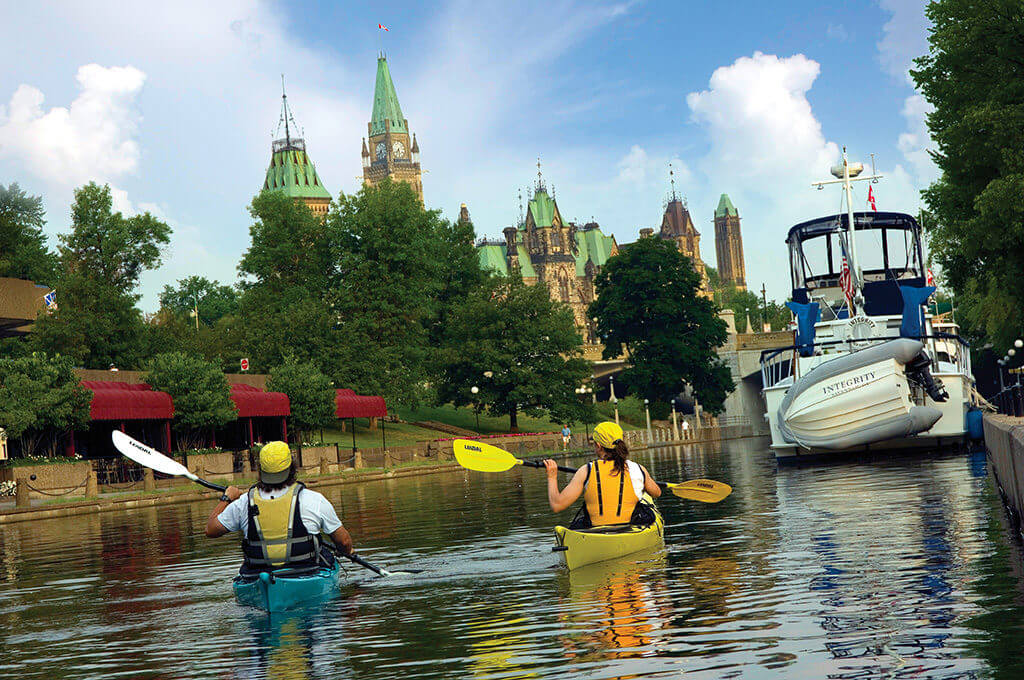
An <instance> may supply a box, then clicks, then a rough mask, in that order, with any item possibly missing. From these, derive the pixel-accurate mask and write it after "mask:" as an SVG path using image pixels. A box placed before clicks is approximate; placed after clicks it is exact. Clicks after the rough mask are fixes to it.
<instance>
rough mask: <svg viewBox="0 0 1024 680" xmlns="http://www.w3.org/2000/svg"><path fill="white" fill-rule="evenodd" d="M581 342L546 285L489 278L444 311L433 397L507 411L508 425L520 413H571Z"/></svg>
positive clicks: (583, 375)
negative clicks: (474, 390) (474, 391)
mask: <svg viewBox="0 0 1024 680" xmlns="http://www.w3.org/2000/svg"><path fill="white" fill-rule="evenodd" d="M581 342H582V339H581V338H580V335H579V332H578V331H577V330H576V325H575V322H574V320H573V315H572V311H571V310H570V309H569V308H568V307H566V306H565V305H563V304H561V303H559V302H556V301H553V300H552V299H551V296H550V295H549V294H548V289H547V286H546V285H544V284H537V285H535V286H528V285H526V284H525V283H523V280H522V278H520V277H518V276H513V277H492V278H490V279H488V280H487V281H485V282H484V283H483V284H481V285H480V286H479V287H477V288H476V289H475V290H473V291H472V292H470V294H469V295H468V296H467V297H466V299H465V300H464V301H463V302H462V303H461V304H459V305H457V306H456V307H454V308H453V309H452V310H451V314H450V316H449V318H448V324H447V329H446V335H445V343H444V345H445V346H444V349H443V350H442V351H441V352H440V368H441V379H440V381H439V384H438V401H439V402H442V403H444V402H452V403H454V404H455V405H456V406H462V405H466V404H473V405H481V406H482V408H485V409H486V410H487V411H489V412H490V413H492V414H495V415H503V414H507V415H508V416H509V427H510V428H511V429H512V430H513V431H514V430H516V429H517V427H518V415H519V413H520V412H525V413H527V414H529V415H541V414H542V413H543V412H544V411H549V412H550V413H551V414H552V416H553V417H556V418H559V419H563V420H564V419H569V420H576V419H578V418H580V417H582V416H583V414H584V412H585V410H586V408H587V407H586V406H584V405H582V404H581V401H580V397H579V395H577V394H576V393H575V390H576V389H577V388H579V386H580V385H581V384H582V383H583V381H585V380H587V379H588V378H589V377H590V365H589V364H588V363H587V362H586V361H585V360H584V359H583V358H582V356H581V351H580V344H581ZM488 374H489V375H488ZM474 386H475V387H478V388H479V390H480V391H479V393H478V394H475V395H474V394H472V391H471V390H472V388H473V387H474Z"/></svg>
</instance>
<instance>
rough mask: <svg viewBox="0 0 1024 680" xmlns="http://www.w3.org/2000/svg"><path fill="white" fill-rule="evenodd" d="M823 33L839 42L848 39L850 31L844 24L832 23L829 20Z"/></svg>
mask: <svg viewBox="0 0 1024 680" xmlns="http://www.w3.org/2000/svg"><path fill="white" fill-rule="evenodd" d="M825 35H826V36H828V37H829V38H830V39H832V40H837V41H839V42H846V41H848V40H849V39H850V33H849V32H848V31H847V30H846V27H845V26H843V25H842V24H833V23H831V22H830V23H829V25H828V26H827V27H826V29H825Z"/></svg>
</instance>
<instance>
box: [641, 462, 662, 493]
mask: <svg viewBox="0 0 1024 680" xmlns="http://www.w3.org/2000/svg"><path fill="white" fill-rule="evenodd" d="M640 469H641V470H643V471H644V491H646V492H647V493H649V494H651V498H658V497H659V496H661V487H660V486H658V483H657V482H656V481H654V477H651V473H650V472H648V471H647V468H645V467H644V466H643V465H641V466H640Z"/></svg>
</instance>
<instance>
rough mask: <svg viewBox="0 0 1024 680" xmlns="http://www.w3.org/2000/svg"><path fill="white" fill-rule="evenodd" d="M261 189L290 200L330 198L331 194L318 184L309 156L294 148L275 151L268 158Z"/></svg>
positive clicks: (314, 168) (317, 176) (320, 183)
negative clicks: (268, 164)
mask: <svg viewBox="0 0 1024 680" xmlns="http://www.w3.org/2000/svg"><path fill="white" fill-rule="evenodd" d="M263 188H264V189H267V190H270V191H280V192H281V193H283V194H284V195H285V196H291V197H292V198H326V199H328V200H330V198H331V192H329V191H327V189H325V188H324V185H323V183H322V182H320V176H319V175H317V174H316V166H314V165H313V162H312V161H310V160H309V155H308V154H307V153H306V152H305V151H304V150H300V149H297V148H294V147H293V148H290V149H287V150H281V151H275V152H274V154H273V155H272V156H271V157H270V167H269V168H267V179H266V181H265V182H264V183H263Z"/></svg>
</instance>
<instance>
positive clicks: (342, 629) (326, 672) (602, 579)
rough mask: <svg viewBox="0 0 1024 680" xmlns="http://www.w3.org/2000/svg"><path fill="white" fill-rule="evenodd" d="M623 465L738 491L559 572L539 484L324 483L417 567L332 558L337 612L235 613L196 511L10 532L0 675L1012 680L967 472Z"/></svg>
mask: <svg viewBox="0 0 1024 680" xmlns="http://www.w3.org/2000/svg"><path fill="white" fill-rule="evenodd" d="M639 458H640V459H641V461H642V462H643V463H644V464H645V465H647V466H648V468H649V469H651V470H652V472H654V474H655V475H656V476H658V477H659V478H664V479H670V480H676V479H686V478H697V477H711V478H715V479H721V480H723V481H726V482H728V483H730V484H731V485H732V486H733V488H734V493H733V495H732V496H731V497H730V498H729V499H727V500H726V501H724V502H722V503H720V504H717V505H710V506H709V505H702V504H698V503H688V502H684V501H681V500H679V499H676V498H674V497H666V498H664V499H663V500H662V501H661V502H660V507H661V508H662V510H663V513H664V515H665V520H666V541H667V545H666V548H665V549H664V550H659V551H655V552H653V553H650V554H640V555H636V556H633V557H631V558H630V559H628V560H623V561H621V562H617V563H611V564H605V565H594V566H592V567H589V568H585V569H581V570H577V571H574V572H573V573H571V574H570V573H567V572H566V571H565V570H564V569H561V568H556V566H555V565H556V564H557V556H556V555H553V554H552V553H551V551H550V547H551V543H552V527H553V526H554V524H555V523H556V518H555V517H553V516H552V515H551V513H550V512H549V511H548V509H547V505H546V492H545V485H544V479H543V475H542V474H539V473H535V472H533V471H530V470H516V471H512V472H510V473H507V474H501V475H481V474H471V473H464V472H453V473H450V474H438V475H430V476H424V477H420V478H406V479H399V480H390V481H384V482H375V483H369V484H365V485H361V486H358V487H356V486H345V487H336V488H333V489H331V490H329V492H328V494H329V497H330V498H331V499H332V500H333V501H334V502H335V503H336V505H338V507H339V508H340V509H341V513H342V515H343V517H344V521H345V523H346V525H347V526H348V527H349V529H350V530H351V531H352V533H353V535H354V536H355V537H356V540H357V542H358V545H359V548H360V552H361V553H362V554H363V556H364V557H366V558H368V559H370V560H371V561H373V562H375V563H378V564H382V565H386V566H387V567H388V568H391V569H400V568H402V567H407V568H417V569H423V570H424V572H425V573H423V574H419V575H415V576H396V577H391V578H386V579H378V578H375V577H374V576H373V575H372V574H370V573H368V572H366V571H365V570H362V569H360V568H358V567H355V566H354V565H349V564H346V565H345V570H346V575H347V576H346V580H345V584H344V585H343V587H342V589H341V592H340V593H339V596H338V597H337V598H335V599H333V600H332V601H330V602H328V603H326V604H324V605H322V606H316V607H310V608H308V609H303V610H298V611H296V612H293V613H288V614H286V615H283V616H277V615H275V616H274V617H268V616H266V615H263V614H260V613H257V612H253V611H252V610H248V609H245V608H243V607H240V606H239V605H237V604H236V603H235V601H234V599H233V597H232V594H231V590H230V587H229V581H230V579H231V578H232V576H233V575H234V574H235V573H236V570H237V564H238V548H237V541H235V540H229V539H222V540H219V541H209V540H207V539H205V538H204V537H203V536H202V527H203V525H204V524H205V521H206V515H207V513H208V512H209V505H208V504H205V503H201V504H191V505H182V506H170V507H167V508H159V509H147V510H138V511H132V512H126V513H122V514H115V513H106V514H104V515H98V516H87V517H83V518H73V519H67V520H58V521H45V522H39V523H34V524H33V525H32V526H30V527H29V526H18V525H11V526H5V527H0V572H2V576H0V676H2V677H18V678H53V677H60V678H62V680H71V679H74V678H115V677H126V678H156V677H161V678H224V677H234V678H250V677H268V678H360V679H363V678H395V677H404V676H408V677H416V678H466V677H473V678H526V677H530V678H595V679H596V678H612V677H647V678H669V677H672V678H674V677H679V676H680V675H681V674H683V673H685V674H686V677H688V678H762V677H779V678H796V679H802V678H814V679H818V678H849V679H851V680H853V679H856V680H862V679H868V678H903V677H915V678H964V677H979V678H980V677H1006V678H1015V677H1024V667H1022V661H1021V659H1020V656H1021V655H1020V654H1019V650H1020V649H1024V633H1022V627H1021V626H1022V624H1021V622H1022V621H1024V616H1022V614H1024V607H1022V606H1021V600H1022V598H1021V583H1020V580H1019V578H1018V577H1017V575H1016V574H1017V573H1019V571H1020V569H1019V564H1020V553H1019V550H1018V548H1017V546H1016V545H1015V544H1014V543H1013V542H1012V541H1011V540H1010V539H1008V538H1007V532H1006V530H1005V528H1004V527H1003V525H1002V522H1003V516H1002V514H1001V509H1000V508H999V506H998V504H997V503H996V501H995V497H994V495H993V493H992V491H991V489H990V488H989V485H988V481H987V479H985V478H984V477H982V476H979V474H978V471H979V469H981V466H980V465H979V463H978V461H977V460H968V459H967V458H965V457H957V456H931V457H921V458H898V459H894V460H891V461H867V462H864V461H862V462H846V463H842V464H838V465H829V466H814V467H804V468H796V467H787V468H782V469H779V470H777V469H776V467H775V464H774V461H773V460H772V458H771V456H770V454H769V453H768V452H766V451H763V450H760V449H758V448H756V447H752V446H751V445H750V444H749V443H747V444H744V443H739V444H733V445H729V446H726V447H725V448H724V449H722V450H716V449H712V448H707V449H702V448H697V447H687V448H685V449H679V450H663V451H660V452H657V453H656V454H643V455H642V456H640V457H639ZM566 515H568V513H566ZM558 520H560V521H563V522H564V521H565V518H561V517H560V518H558ZM69 545H73V546H75V549H74V550H73V551H69V550H68V546H69Z"/></svg>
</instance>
